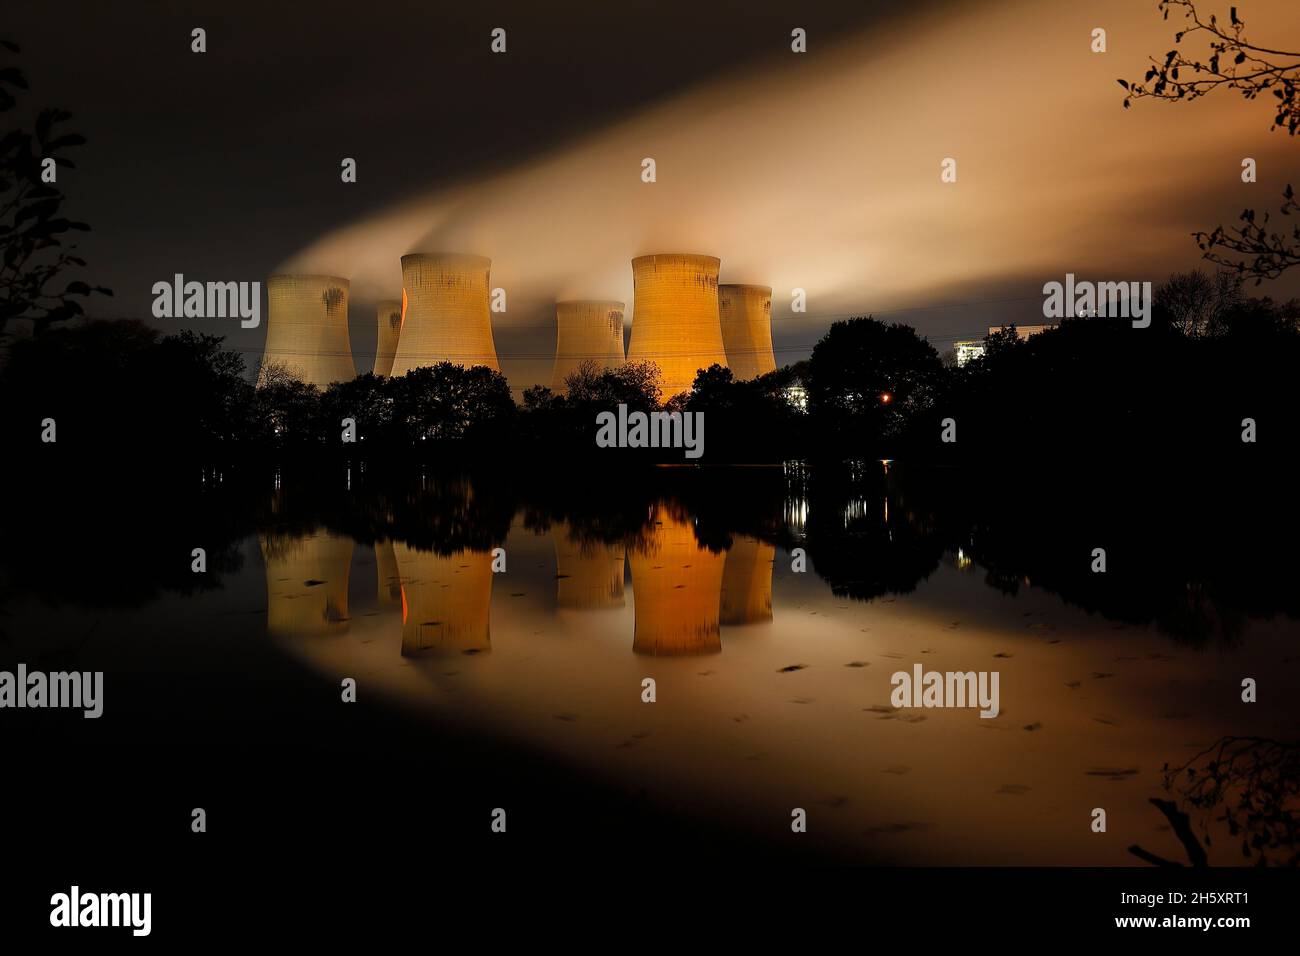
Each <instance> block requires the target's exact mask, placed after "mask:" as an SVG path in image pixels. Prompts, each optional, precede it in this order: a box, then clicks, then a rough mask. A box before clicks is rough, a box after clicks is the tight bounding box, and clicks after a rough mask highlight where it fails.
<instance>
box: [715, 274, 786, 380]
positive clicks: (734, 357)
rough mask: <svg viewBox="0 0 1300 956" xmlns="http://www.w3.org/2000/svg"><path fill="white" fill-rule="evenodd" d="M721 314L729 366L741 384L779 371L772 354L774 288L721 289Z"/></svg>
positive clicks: (719, 291)
mask: <svg viewBox="0 0 1300 956" xmlns="http://www.w3.org/2000/svg"><path fill="white" fill-rule="evenodd" d="M718 313H719V316H720V318H721V320H722V344H723V346H724V347H725V348H726V350H727V364H728V365H729V366H730V367H731V371H732V373H733V374H734V375H735V376H736V378H737V379H738V380H739V381H748V380H749V379H751V378H757V377H758V376H760V375H766V374H767V373H768V372H774V371H776V356H775V355H773V354H772V288H771V286H765V285H720V286H718Z"/></svg>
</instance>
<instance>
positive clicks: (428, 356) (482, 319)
mask: <svg viewBox="0 0 1300 956" xmlns="http://www.w3.org/2000/svg"><path fill="white" fill-rule="evenodd" d="M491 266H492V260H491V259H485V258H484V257H482V256H466V255H459V254H457V253H431V254H417V255H410V256H402V301H403V303H404V307H403V313H402V323H401V330H400V334H399V335H398V337H397V352H396V354H395V355H394V356H393V369H392V374H393V375H394V376H398V375H405V374H406V373H407V372H409V371H410V370H411V369H413V368H420V367H421V366H425V365H436V364H437V363H439V362H451V363H453V364H455V365H464V366H467V367H468V366H471V365H486V366H487V367H488V368H491V369H494V370H496V371H500V366H499V365H497V350H496V347H495V346H494V345H493V344H492V319H491V317H490V315H489V312H488V272H489V270H490V269H491Z"/></svg>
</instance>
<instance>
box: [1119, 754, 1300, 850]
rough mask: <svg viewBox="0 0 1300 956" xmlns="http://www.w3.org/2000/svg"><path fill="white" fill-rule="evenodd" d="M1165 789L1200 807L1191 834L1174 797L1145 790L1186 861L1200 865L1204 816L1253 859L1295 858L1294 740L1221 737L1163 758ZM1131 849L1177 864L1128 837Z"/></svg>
mask: <svg viewBox="0 0 1300 956" xmlns="http://www.w3.org/2000/svg"><path fill="white" fill-rule="evenodd" d="M1165 789H1166V790H1168V791H1170V792H1171V793H1172V794H1174V795H1175V797H1176V798H1177V799H1178V800H1180V801H1181V802H1182V803H1184V804H1185V805H1187V806H1188V807H1189V808H1190V809H1191V810H1193V811H1194V812H1195V811H1199V813H1200V814H1201V820H1200V821H1199V822H1200V826H1199V829H1200V836H1199V837H1198V836H1197V834H1196V832H1195V829H1194V827H1193V823H1192V820H1191V818H1190V817H1189V816H1188V814H1187V813H1184V812H1183V811H1181V810H1180V809H1178V807H1177V805H1176V804H1175V803H1172V802H1170V801H1167V800H1161V799H1159V798H1153V799H1152V800H1151V803H1152V804H1153V805H1154V806H1155V807H1156V808H1157V809H1159V810H1160V812H1161V813H1163V814H1164V815H1165V818H1166V819H1167V820H1168V821H1169V823H1170V826H1171V827H1172V828H1173V831H1174V834H1175V835H1176V836H1177V837H1178V839H1179V842H1181V843H1182V845H1183V849H1184V852H1186V854H1187V857H1188V860H1189V861H1190V863H1191V865H1192V866H1205V865H1206V862H1207V853H1206V850H1205V848H1206V847H1209V846H1210V845H1211V842H1212V838H1211V834H1210V824H1211V823H1217V824H1223V825H1224V826H1226V828H1227V831H1228V836H1229V838H1230V839H1232V840H1234V841H1235V840H1240V841H1241V856H1242V859H1243V860H1244V861H1245V862H1247V863H1254V864H1256V865H1259V866H1297V865H1300V745H1298V744H1295V743H1287V742H1283V741H1277V740H1271V739H1268V738H1265V737H1221V738H1219V740H1217V741H1215V743H1213V744H1212V745H1210V746H1209V747H1207V748H1205V749H1204V750H1202V751H1201V752H1200V753H1198V754H1196V756H1194V757H1192V758H1191V759H1190V760H1188V761H1186V762H1185V763H1183V764H1180V765H1179V766H1177V767H1169V766H1168V765H1166V766H1165ZM1129 852H1130V853H1132V854H1133V855H1134V856H1136V857H1138V858H1140V859H1143V860H1146V861H1147V862H1148V863H1154V864H1157V865H1159V866H1180V865H1182V864H1179V863H1177V862H1175V861H1172V860H1167V859H1165V858H1163V857H1159V856H1157V855H1156V854H1154V853H1150V852H1148V851H1147V850H1144V849H1143V848H1142V847H1140V846H1138V845H1137V844H1134V845H1133V846H1131V847H1129Z"/></svg>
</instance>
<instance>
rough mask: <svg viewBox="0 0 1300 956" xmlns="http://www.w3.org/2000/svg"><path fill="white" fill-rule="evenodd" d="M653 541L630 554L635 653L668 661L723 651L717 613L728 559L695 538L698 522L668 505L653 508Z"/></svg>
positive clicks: (651, 522)
mask: <svg viewBox="0 0 1300 956" xmlns="http://www.w3.org/2000/svg"><path fill="white" fill-rule="evenodd" d="M650 527H651V528H652V529H653V530H652V531H651V533H650V539H649V541H647V542H645V544H643V545H642V546H640V547H636V548H633V549H632V550H631V551H630V552H629V553H628V563H629V564H631V566H632V601H633V605H634V607H633V616H634V618H635V623H634V625H633V638H632V650H633V652H634V653H636V654H651V655H655V656H661V657H668V656H679V655H692V654H717V653H719V652H721V650H722V635H721V630H720V628H719V626H718V625H719V620H718V617H719V611H720V608H721V603H722V571H723V564H724V562H725V561H726V558H725V557H724V555H723V554H722V553H721V552H715V551H710V550H709V549H708V548H706V547H704V546H702V545H701V544H700V542H699V539H698V538H697V537H696V536H695V524H694V522H692V521H691V519H690V517H689V516H688V515H686V514H685V513H681V512H678V511H675V510H673V509H672V508H670V507H669V506H668V505H667V504H664V503H660V504H657V505H655V506H654V508H653V510H652V512H651V515H650Z"/></svg>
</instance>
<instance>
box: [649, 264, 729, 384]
mask: <svg viewBox="0 0 1300 956" xmlns="http://www.w3.org/2000/svg"><path fill="white" fill-rule="evenodd" d="M718 264H719V263H718V260H717V259H715V258H714V257H713V256H694V255H677V254H669V255H658V256H638V257H637V258H635V259H633V260H632V285H633V289H634V302H633V307H632V340H631V342H630V343H629V344H628V349H627V360H628V361H629V362H645V361H652V362H655V363H657V364H658V365H659V371H660V372H661V373H662V385H663V394H662V395H661V396H660V397H661V398H662V399H663V400H664V401H667V400H668V399H670V398H672V397H673V396H674V395H676V394H677V393H678V392H685V391H689V390H690V387H691V384H692V383H693V382H694V381H695V373H696V371H698V370H699V369H702V368H708V367H709V366H710V365H713V364H718V365H722V366H725V365H726V364H727V353H726V350H725V349H724V348H723V345H722V324H721V321H720V320H719V318H718Z"/></svg>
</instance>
